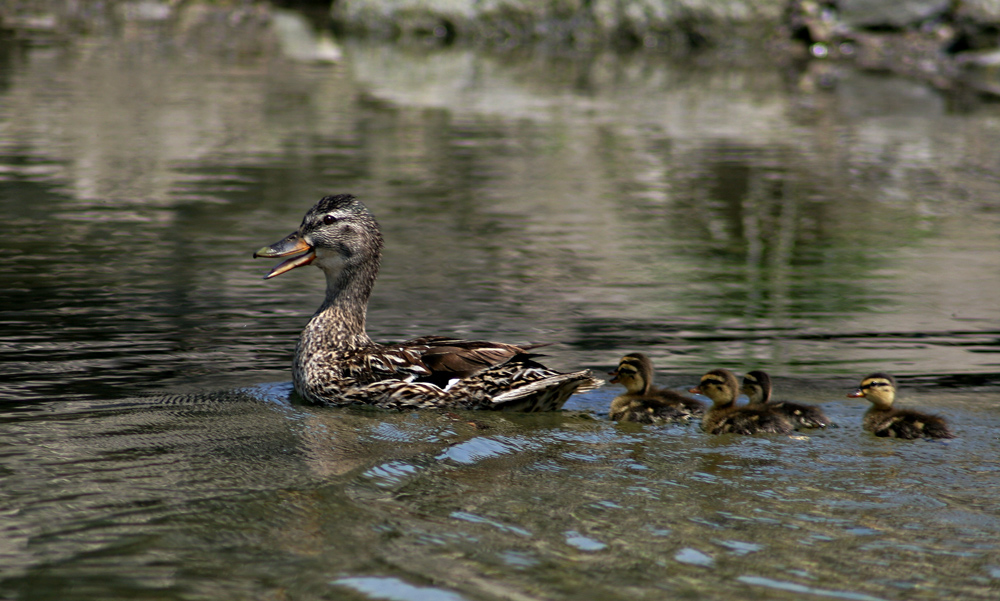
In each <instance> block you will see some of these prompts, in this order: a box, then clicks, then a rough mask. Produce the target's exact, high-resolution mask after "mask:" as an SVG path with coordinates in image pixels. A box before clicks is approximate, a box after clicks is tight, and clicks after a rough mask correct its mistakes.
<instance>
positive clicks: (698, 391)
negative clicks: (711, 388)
mask: <svg viewBox="0 0 1000 601" xmlns="http://www.w3.org/2000/svg"><path fill="white" fill-rule="evenodd" d="M688 392H693V393H694V394H701V387H700V386H695V387H694V388H692V389H690V390H688Z"/></svg>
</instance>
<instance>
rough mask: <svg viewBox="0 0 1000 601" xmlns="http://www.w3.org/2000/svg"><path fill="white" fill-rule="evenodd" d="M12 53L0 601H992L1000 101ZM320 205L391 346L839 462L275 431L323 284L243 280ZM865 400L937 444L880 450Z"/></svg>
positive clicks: (665, 439) (537, 72)
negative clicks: (347, 200)
mask: <svg viewBox="0 0 1000 601" xmlns="http://www.w3.org/2000/svg"><path fill="white" fill-rule="evenodd" d="M3 57H4V59H5V60H6V61H7V64H6V67H5V68H4V69H3V70H2V71H0V78H2V80H0V128H2V132H3V134H2V135H0V206H2V211H3V213H2V214H3V216H4V223H3V226H2V228H3V229H2V231H3V234H4V235H3V236H2V237H0V269H2V273H3V286H2V288H3V289H2V290H0V373H2V374H3V375H2V379H0V424H2V425H0V428H2V431H3V436H2V438H0V440H2V442H0V530H2V535H0V597H2V598H11V599H32V600H36V599H69V598H81V599H82V598H92V599H116V598H122V599H137V598H156V599H208V598H210V599H218V598H247V599H250V598H253V599H312V598H357V599H429V600H432V601H438V600H441V601H453V600H457V599H463V600H470V601H471V600H473V599H501V598H503V599H538V598H545V599H579V598H602V599H604V598H606V599H635V598H665V597H671V598H673V597H684V596H687V597H698V598H719V599H753V598H761V599H763V598H767V599H780V598H788V599H800V598H812V597H816V598H835V599H903V598H905V599H939V598H944V597H951V598H962V599H988V598H996V596H997V589H998V587H1000V550H998V548H997V542H996V541H997V540H998V534H1000V519H998V517H997V516H998V515H1000V505H998V501H997V495H996V490H997V487H998V485H1000V469H998V465H997V462H996V457H997V454H998V450H1000V449H998V441H997V436H996V431H997V427H998V425H1000V414H998V410H997V408H996V407H997V406H998V401H1000V375H998V374H1000V364H998V362H1000V357H998V353H1000V326H998V324H1000V306H998V304H997V303H996V299H995V296H996V291H997V290H1000V270H998V269H997V265H998V262H1000V261H998V259H1000V256H998V255H1000V238H998V234H1000V210H998V209H1000V204H998V202H1000V201H998V199H1000V179H998V178H997V177H996V173H995V166H996V165H997V164H998V161H1000V156H998V155H1000V107H998V106H997V105H995V104H989V103H980V102H976V101H972V102H966V101H962V102H959V101H958V100H956V99H955V98H952V97H949V96H946V95H943V94H941V93H939V92H936V91H934V90H932V89H929V88H927V87H926V86H923V85H921V84H919V83H915V82H910V81H906V80H898V79H891V78H886V77H884V76H877V77H876V76H870V75H865V74H861V73H856V72H852V71H850V70H849V69H847V68H846V67H845V68H836V69H835V68H831V67H828V66H827V67H824V68H826V69H827V70H826V71H823V72H816V71H804V72H796V71H793V70H791V69H788V68H784V67H782V68H777V67H774V66H771V65H770V64H769V63H768V61H767V60H761V61H760V62H759V63H758V62H754V61H753V60H747V61H745V62H742V63H735V64H734V63H733V62H732V61H728V60H727V61H719V62H713V61H712V60H711V57H702V58H700V59H699V60H700V62H699V63H698V64H695V65H692V64H685V63H677V62H671V61H669V60H667V59H665V58H663V57H656V56H643V55H635V56H625V57H616V56H612V55H601V56H596V57H589V58H580V59H567V58H559V57H546V56H539V55H531V54H528V55H524V56H521V55H500V56H492V57H491V56H487V55H478V54H475V53H473V52H468V51H462V50H444V51H428V50H410V51H404V50H401V49H398V48H392V47H386V46H370V45H362V44H354V45H350V46H349V47H348V48H347V60H346V61H345V63H344V64H342V65H339V66H311V65H300V64H294V63H290V62H287V61H285V60H283V59H282V58H280V57H279V56H275V55H272V54H267V53H265V54H262V55H255V56H250V57H240V56H233V55H229V54H225V53H212V52H208V51H199V50H197V49H191V48H187V49H185V50H183V51H182V50H180V49H178V48H176V47H174V46H171V45H169V44H158V43H155V39H154V40H150V39H147V38H143V37H141V36H139V37H135V36H133V37H129V36H127V35H123V37H122V38H110V39H105V38H98V39H91V40H85V41H82V42H80V43H79V44H73V45H69V46H65V47H55V48H52V47H34V48H32V47H9V48H8V49H7V50H6V52H5V53H4V54H3ZM821 66H822V65H821ZM831 82H833V85H830V86H829V87H823V86H820V87H818V88H817V87H816V85H815V84H817V83H821V84H824V85H827V84H830V83H831ZM966 100H967V99H966ZM334 192H353V193H355V194H358V195H359V196H361V197H362V198H363V199H364V200H365V201H366V202H367V203H368V205H369V207H370V208H371V209H372V210H373V212H374V213H375V214H376V216H377V217H378V219H379V220H380V222H381V224H382V227H383V230H384V234H385V237H386V241H387V247H386V252H385V258H384V261H383V266H384V267H383V273H382V277H381V278H380V280H379V283H378V285H377V287H376V291H375V296H374V298H373V299H372V306H371V311H370V317H369V330H370V332H371V333H372V335H373V336H374V337H375V338H376V339H380V340H393V339H402V338H407V337H412V336H417V335H422V334H429V333H440V334H458V335H463V336H469V337H490V338H495V339H499V340H505V341H511V342H519V341H520V342H524V341H558V342H560V343H561V344H558V345H554V346H552V347H550V349H548V354H549V359H548V362H549V363H551V364H552V365H554V366H557V367H560V368H564V369H571V368H580V367H590V368H593V369H595V370H598V371H600V372H604V371H607V370H609V369H610V368H612V367H613V366H614V364H615V363H616V361H617V359H618V358H619V357H620V356H621V355H622V354H624V353H626V352H630V351H643V352H646V353H648V354H650V355H651V356H652V357H653V358H654V361H655V362H656V365H657V368H658V371H657V373H658V376H659V380H660V382H661V383H662V384H665V385H668V386H672V387H675V388H681V387H685V386H690V385H692V384H694V383H695V382H696V381H697V377H698V376H699V375H700V374H701V373H702V372H703V371H705V370H707V369H709V368H712V367H716V366H728V367H731V368H733V369H735V370H738V371H739V370H748V369H752V368H764V369H767V370H769V371H771V372H772V373H773V374H775V375H776V376H777V377H776V386H777V396H779V397H782V398H793V399H796V400H804V401H810V402H817V403H819V404H821V406H822V407H823V408H824V410H825V411H826V412H827V413H828V414H829V415H830V416H831V418H833V419H834V421H835V422H836V423H837V424H838V427H836V428H831V429H829V430H827V431H823V432H809V433H804V434H800V435H796V436H793V437H741V438H731V437H719V438H709V437H707V436H705V435H704V434H702V433H701V432H700V431H699V430H698V429H697V428H696V427H693V426H663V427H637V426H631V425H622V426H616V425H614V424H611V423H609V422H608V421H607V419H606V416H607V407H608V404H609V403H610V400H611V398H612V397H613V396H614V395H615V394H616V392H617V388H616V387H613V386H608V387H606V388H604V389H601V390H598V391H595V392H593V393H589V394H586V395H581V396H578V397H575V398H574V399H573V400H571V402H570V403H569V404H568V405H567V411H565V412H563V413H560V414H553V415H506V414H505V415H492V414H485V413H461V414H442V413H436V412H423V413H403V414H396V413H385V412H378V411H370V410H365V409H360V408H355V409H342V410H333V409H320V408H313V407H308V406H302V405H298V404H294V403H290V402H289V398H288V393H289V389H290V384H289V379H290V378H289V373H288V365H289V362H290V356H291V352H292V347H293V344H294V341H295V338H296V336H297V335H298V331H299V330H300V329H301V327H302V326H303V324H304V322H305V320H306V319H307V318H308V316H309V315H310V314H311V312H312V311H313V310H314V309H315V307H316V306H317V304H318V303H319V299H320V296H321V288H322V282H321V277H320V274H319V272H317V271H316V270H297V271H295V272H292V273H290V274H286V275H283V276H281V277H279V278H276V279H275V280H271V281H267V282H264V281H262V280H261V279H260V278H261V276H262V275H263V274H264V273H266V271H267V270H268V268H269V267H270V266H271V262H266V261H253V260H252V259H251V258H250V254H251V253H252V252H253V250H255V249H257V248H259V247H260V246H262V245H263V244H265V243H269V242H273V241H274V240H277V239H278V238H280V237H281V236H283V235H285V234H287V233H288V232H290V231H291V230H292V229H294V228H295V227H296V225H297V224H298V222H299V220H300V219H301V216H302V214H303V213H304V211H305V210H306V209H307V208H308V207H309V206H310V205H311V204H312V203H313V202H314V201H315V200H316V199H318V198H319V197H320V196H322V195H323V194H326V193H334ZM875 370H886V371H890V372H893V373H895V374H897V375H898V376H899V379H900V381H901V385H902V388H903V399H902V402H905V403H907V405H909V406H914V407H922V408H929V409H933V410H935V411H938V412H940V413H942V414H944V415H946V416H947V418H948V419H949V421H950V422H951V423H952V425H953V429H954V430H955V431H956V432H957V434H958V438H957V439H955V440H953V441H948V442H944V443H942V442H928V441H917V442H912V443H907V442H901V441H891V440H881V439H875V438H873V437H870V436H868V435H866V434H864V433H862V432H861V431H860V423H861V414H862V412H863V410H864V405H863V404H862V403H859V402H857V401H854V400H849V399H846V398H845V395H846V393H847V392H849V391H850V390H851V389H852V386H855V385H856V384H857V382H858V380H859V378H860V377H861V376H862V375H864V374H866V373H868V372H871V371H875Z"/></svg>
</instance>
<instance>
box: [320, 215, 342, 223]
mask: <svg viewBox="0 0 1000 601" xmlns="http://www.w3.org/2000/svg"><path fill="white" fill-rule="evenodd" d="M338 221H340V220H339V219H337V218H336V217H334V216H333V215H323V225H333V224H334V223H337V222H338Z"/></svg>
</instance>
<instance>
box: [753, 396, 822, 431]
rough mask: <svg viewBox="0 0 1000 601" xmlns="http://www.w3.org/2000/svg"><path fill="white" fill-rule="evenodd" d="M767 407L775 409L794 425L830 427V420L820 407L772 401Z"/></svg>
mask: <svg viewBox="0 0 1000 601" xmlns="http://www.w3.org/2000/svg"><path fill="white" fill-rule="evenodd" d="M767 406H768V407H773V408H774V409H775V410H776V411H779V412H780V413H781V414H782V415H784V416H785V417H787V418H788V419H790V420H791V421H792V422H793V424H798V425H799V426H801V427H803V428H825V427H827V426H829V425H830V418H828V417H827V416H826V414H825V413H823V410H822V409H820V408H819V407H815V406H812V405H803V404H800V403H790V402H788V401H777V402H773V401H772V402H770V403H767Z"/></svg>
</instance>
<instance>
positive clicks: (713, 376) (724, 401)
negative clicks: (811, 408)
mask: <svg viewBox="0 0 1000 601" xmlns="http://www.w3.org/2000/svg"><path fill="white" fill-rule="evenodd" d="M690 392H695V393H700V394H703V395H705V396H707V397H708V398H710V399H712V406H711V408H709V410H708V412H707V413H705V417H703V418H702V420H701V428H702V430H704V431H706V432H708V433H709V434H727V433H732V434H758V433H771V434H788V433H789V432H791V431H793V430H794V429H795V428H794V427H793V426H792V423H791V422H790V421H788V419H787V418H786V417H785V416H784V415H782V414H781V413H780V412H779V411H776V410H775V409H774V408H772V407H770V406H767V405H764V406H747V407H737V406H736V397H738V396H739V382H737V381H736V376H735V375H733V372H731V371H729V370H728V369H713V370H712V371H710V372H708V373H707V374H705V375H704V376H702V377H701V383H700V384H698V386H695V387H694V388H692V389H691V391H690Z"/></svg>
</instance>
